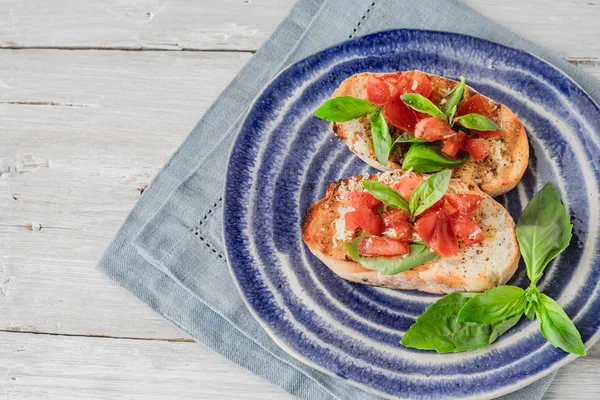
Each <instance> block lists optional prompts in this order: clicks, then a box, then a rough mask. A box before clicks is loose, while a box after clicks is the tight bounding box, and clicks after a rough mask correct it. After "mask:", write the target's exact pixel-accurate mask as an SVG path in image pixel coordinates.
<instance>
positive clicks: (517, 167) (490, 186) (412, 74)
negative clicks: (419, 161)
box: [332, 71, 529, 197]
mask: <svg viewBox="0 0 600 400" xmlns="http://www.w3.org/2000/svg"><path fill="white" fill-rule="evenodd" d="M405 74H406V75H407V77H408V79H409V82H410V81H414V80H415V78H416V77H417V75H419V74H425V73H424V72H421V71H408V72H405ZM382 75H385V74H373V73H367V72H365V73H361V74H356V75H353V76H351V77H350V78H348V79H346V80H344V81H343V82H342V84H341V85H340V87H339V88H337V89H336V90H335V92H334V93H333V97H338V96H352V97H357V98H361V99H366V98H367V81H368V80H369V79H370V78H373V77H377V76H382ZM425 75H426V76H427V77H428V78H429V80H430V81H431V84H432V85H433V89H434V92H433V99H432V101H433V103H434V104H440V101H441V100H442V99H443V97H444V96H445V95H446V94H447V93H448V92H449V91H450V90H452V89H453V88H454V87H455V86H456V85H457V84H458V82H456V81H453V80H451V79H447V78H443V77H441V76H437V75H431V74H425ZM476 93H477V92H476V91H475V90H473V89H472V88H470V87H468V86H465V94H464V100H468V99H469V98H470V97H471V96H473V95H475V94H476ZM483 98H484V100H485V101H487V102H488V108H489V109H490V110H492V119H493V120H494V122H496V123H497V124H498V125H499V126H500V127H501V131H502V136H501V137H499V138H495V139H486V141H487V145H488V147H489V149H490V155H489V156H488V157H486V158H485V159H484V160H481V161H474V160H469V161H467V162H466V163H465V164H463V165H462V166H461V167H459V168H457V169H455V170H454V172H453V177H454V178H460V179H463V180H470V181H473V182H475V183H476V184H477V185H478V186H479V187H480V188H481V190H483V191H484V192H486V193H487V194H489V195H490V196H492V197H495V196H498V195H501V194H503V193H506V192H508V191H509V190H511V189H512V188H514V187H515V186H516V184H517V183H519V181H520V180H521V177H522V176H523V173H524V172H525V169H526V168H527V163H528V161H529V144H528V143H527V135H526V133H525V129H523V125H522V124H521V122H520V121H519V119H518V118H517V117H516V116H515V115H514V114H513V113H512V111H510V110H509V109H508V107H506V106H504V105H502V104H500V103H496V102H494V101H493V100H491V99H489V98H487V97H485V96H483ZM332 128H333V132H334V133H335V135H336V136H337V137H338V138H339V139H342V140H345V141H346V144H347V145H348V147H349V148H350V150H351V151H352V152H354V153H355V154H356V155H357V156H359V157H360V158H361V159H362V160H363V161H365V162H366V163H367V164H369V165H371V166H373V167H375V168H377V169H378V170H380V171H389V170H393V169H400V168H401V167H402V160H403V157H404V153H406V151H407V150H408V147H409V144H403V145H397V146H395V148H394V150H392V153H391V154H390V159H389V163H388V166H387V167H384V166H383V165H381V164H380V163H379V162H378V161H377V158H376V157H375V152H374V150H373V146H372V140H371V125H370V123H369V118H368V117H362V118H360V119H357V120H352V121H348V122H343V123H333V124H332ZM390 128H393V127H390ZM390 133H391V135H392V139H395V138H396V137H398V136H399V135H400V134H401V132H400V130H399V129H396V128H393V129H390Z"/></svg>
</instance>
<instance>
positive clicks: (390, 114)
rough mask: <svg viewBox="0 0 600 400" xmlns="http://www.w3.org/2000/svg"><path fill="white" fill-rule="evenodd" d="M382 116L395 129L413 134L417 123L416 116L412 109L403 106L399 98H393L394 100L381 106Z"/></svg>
mask: <svg viewBox="0 0 600 400" xmlns="http://www.w3.org/2000/svg"><path fill="white" fill-rule="evenodd" d="M383 116H384V117H385V119H386V120H387V121H388V122H389V123H390V124H392V125H393V126H395V127H396V128H399V129H402V130H403V131H405V132H408V133H411V134H412V133H414V132H415V126H416V125H417V121H418V120H417V114H416V113H415V112H414V110H413V109H412V108H410V107H408V106H407V105H406V104H404V103H403V102H402V100H400V98H399V97H395V99H394V100H392V101H390V102H389V103H386V104H385V105H384V106H383Z"/></svg>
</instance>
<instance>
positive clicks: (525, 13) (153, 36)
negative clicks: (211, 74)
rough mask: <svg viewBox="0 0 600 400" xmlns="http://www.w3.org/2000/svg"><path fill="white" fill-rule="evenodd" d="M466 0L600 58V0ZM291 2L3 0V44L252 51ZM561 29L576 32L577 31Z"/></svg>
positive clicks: (545, 41)
mask: <svg viewBox="0 0 600 400" xmlns="http://www.w3.org/2000/svg"><path fill="white" fill-rule="evenodd" d="M462 2H463V3H464V4H466V5H468V6H470V7H472V8H474V9H475V10H476V11H478V12H479V13H481V14H483V15H485V16H487V17H489V18H491V19H492V20H494V21H496V22H498V23H500V24H502V25H504V26H505V27H507V28H508V29H510V30H513V31H514V32H516V33H517V34H519V35H521V36H523V37H526V38H528V39H529V40H532V41H533V42H535V43H537V44H539V45H542V46H545V47H547V48H549V49H553V50H554V51H555V52H556V53H558V54H559V55H561V56H563V57H566V58H573V59H584V60H587V61H589V60H593V61H600V46H599V45H598V34H597V23H598V21H599V20H600V2H598V1H596V0H594V1H590V0H564V1H552V3H551V4H548V2H547V1H546V0H529V1H526V2H523V1H521V0H507V1H497V0H462ZM293 3H294V1H293V0H222V1H219V3H218V6H217V5H216V4H217V3H213V2H200V3H199V2H197V1H194V0H185V1H169V0H129V1H124V0H103V1H98V2H93V4H90V3H87V2H81V1H76V0H56V1H52V2H48V1H45V0H33V1H27V2H15V1H12V0H0V10H3V12H1V13H0V47H5V48H20V47H62V48H111V49H132V50H140V49H167V50H203V49H226V50H238V51H239V50H246V51H254V50H256V49H258V48H259V47H260V45H261V43H262V42H263V41H264V40H265V39H266V38H267V37H268V35H269V34H270V33H271V32H272V31H273V30H274V29H275V27H276V26H277V25H278V24H279V23H280V22H281V20H282V19H283V17H284V16H285V15H286V14H287V12H288V11H289V9H290V8H291V6H292V4H293ZM516 10H518V11H516ZM564 32H577V35H576V38H575V39H573V37H572V36H571V35H568V34H567V35H564V34H563V33H564Z"/></svg>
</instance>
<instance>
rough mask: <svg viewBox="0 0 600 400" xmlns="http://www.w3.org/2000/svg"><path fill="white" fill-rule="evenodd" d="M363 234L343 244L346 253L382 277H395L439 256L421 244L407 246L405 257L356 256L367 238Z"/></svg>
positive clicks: (366, 235)
mask: <svg viewBox="0 0 600 400" xmlns="http://www.w3.org/2000/svg"><path fill="white" fill-rule="evenodd" d="M368 236H369V235H368V234H365V233H363V234H362V235H361V236H359V237H357V238H356V239H354V240H352V241H350V242H346V243H344V246H345V247H346V251H347V252H348V254H349V255H350V258H352V259H353V260H354V261H356V262H357V263H359V264H360V265H362V266H363V267H365V268H367V269H372V270H375V271H379V272H380V273H381V274H382V275H395V274H397V273H400V272H402V271H406V270H407V269H411V268H414V267H417V266H419V265H423V264H427V263H428V262H431V261H433V260H435V259H437V258H438V257H439V256H438V255H437V254H435V253H434V252H433V251H431V250H430V249H429V247H427V246H425V245H424V244H421V243H411V244H410V245H409V248H410V253H409V254H408V255H407V256H399V257H361V256H360V255H359V254H358V246H359V245H360V242H361V241H362V240H363V239H364V238H366V237H368Z"/></svg>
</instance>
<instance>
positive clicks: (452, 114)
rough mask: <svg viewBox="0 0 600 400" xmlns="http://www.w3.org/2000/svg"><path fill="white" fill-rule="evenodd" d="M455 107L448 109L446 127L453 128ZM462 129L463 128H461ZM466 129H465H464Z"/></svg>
mask: <svg viewBox="0 0 600 400" xmlns="http://www.w3.org/2000/svg"><path fill="white" fill-rule="evenodd" d="M456 108H457V107H456V106H454V107H452V108H451V109H450V112H449V115H448V125H450V126H453V125H454V114H456ZM463 128H464V127H463ZM465 129H466V128H465Z"/></svg>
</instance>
